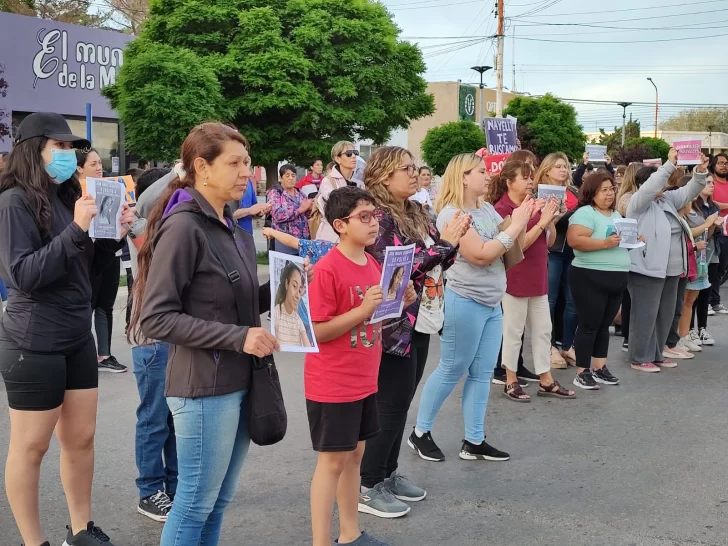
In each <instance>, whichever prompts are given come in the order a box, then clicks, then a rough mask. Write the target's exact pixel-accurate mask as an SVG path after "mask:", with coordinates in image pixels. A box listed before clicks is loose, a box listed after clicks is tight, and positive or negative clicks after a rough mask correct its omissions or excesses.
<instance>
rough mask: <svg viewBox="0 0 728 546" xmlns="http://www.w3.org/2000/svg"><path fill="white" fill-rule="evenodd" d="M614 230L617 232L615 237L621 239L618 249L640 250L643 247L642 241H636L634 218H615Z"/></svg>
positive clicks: (635, 222)
mask: <svg viewBox="0 0 728 546" xmlns="http://www.w3.org/2000/svg"><path fill="white" fill-rule="evenodd" d="M614 229H616V230H617V235H619V236H620V237H621V241H619V246H620V248H642V247H643V246H645V243H644V242H643V241H640V240H638V239H637V238H638V237H639V233H638V231H637V220H635V219H634V218H620V219H616V218H615V220H614Z"/></svg>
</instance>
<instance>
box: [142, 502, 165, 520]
mask: <svg viewBox="0 0 728 546" xmlns="http://www.w3.org/2000/svg"><path fill="white" fill-rule="evenodd" d="M137 512H139V513H140V514H141V515H142V516H146V517H148V518H149V519H151V520H154V521H158V522H160V523H164V522H165V521H167V517H168V516H157V515H155V514H152V513H150V512H146V511H144V510H142V509H141V508H139V507H138V506H137Z"/></svg>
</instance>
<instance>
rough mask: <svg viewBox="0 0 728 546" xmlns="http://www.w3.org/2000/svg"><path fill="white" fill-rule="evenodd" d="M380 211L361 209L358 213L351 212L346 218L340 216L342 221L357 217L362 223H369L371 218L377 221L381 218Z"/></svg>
mask: <svg viewBox="0 0 728 546" xmlns="http://www.w3.org/2000/svg"><path fill="white" fill-rule="evenodd" d="M382 214H383V213H382V211H381V210H379V209H377V210H363V211H361V212H360V213H359V214H352V215H351V216H347V217H346V218H342V220H343V221H345V222H346V221H347V220H350V219H352V218H359V221H360V222H361V223H362V224H370V223H371V221H372V220H374V219H376V220H377V222H379V220H381V219H382Z"/></svg>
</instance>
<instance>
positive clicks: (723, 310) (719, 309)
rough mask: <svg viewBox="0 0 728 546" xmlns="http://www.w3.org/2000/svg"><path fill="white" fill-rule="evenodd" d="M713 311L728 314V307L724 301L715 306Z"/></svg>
mask: <svg viewBox="0 0 728 546" xmlns="http://www.w3.org/2000/svg"><path fill="white" fill-rule="evenodd" d="M713 311H715V312H716V313H718V314H720V315H728V309H726V307H725V305H723V304H722V303H719V304H718V305H714V306H713Z"/></svg>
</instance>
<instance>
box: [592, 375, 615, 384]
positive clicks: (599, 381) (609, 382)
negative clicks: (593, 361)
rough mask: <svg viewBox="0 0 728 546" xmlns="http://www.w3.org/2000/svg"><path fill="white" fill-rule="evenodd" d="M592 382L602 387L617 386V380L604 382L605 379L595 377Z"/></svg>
mask: <svg viewBox="0 0 728 546" xmlns="http://www.w3.org/2000/svg"><path fill="white" fill-rule="evenodd" d="M594 381H596V382H597V383H600V384H602V385H619V379H617V380H616V381H606V380H605V379H601V378H598V377H597V376H596V375H595V376H594Z"/></svg>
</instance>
